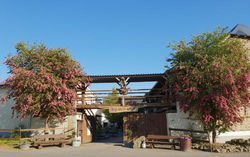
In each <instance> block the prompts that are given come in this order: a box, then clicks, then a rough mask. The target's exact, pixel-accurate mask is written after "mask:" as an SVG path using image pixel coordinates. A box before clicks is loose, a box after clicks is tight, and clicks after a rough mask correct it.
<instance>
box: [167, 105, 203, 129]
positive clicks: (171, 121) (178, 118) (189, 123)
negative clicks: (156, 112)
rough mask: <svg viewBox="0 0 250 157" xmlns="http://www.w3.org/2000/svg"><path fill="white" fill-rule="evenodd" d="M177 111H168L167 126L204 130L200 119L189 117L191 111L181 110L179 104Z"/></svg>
mask: <svg viewBox="0 0 250 157" xmlns="http://www.w3.org/2000/svg"><path fill="white" fill-rule="evenodd" d="M176 108H177V113H167V115H166V116H167V128H176V129H192V130H201V131H202V130H203V126H202V124H201V122H200V121H199V120H194V119H189V113H184V112H182V111H181V110H180V108H179V104H177V107H176ZM173 133H174V132H173Z"/></svg>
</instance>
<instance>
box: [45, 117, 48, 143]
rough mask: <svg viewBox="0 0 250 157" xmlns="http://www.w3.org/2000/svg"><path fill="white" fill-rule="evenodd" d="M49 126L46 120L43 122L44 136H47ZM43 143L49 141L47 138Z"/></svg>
mask: <svg viewBox="0 0 250 157" xmlns="http://www.w3.org/2000/svg"><path fill="white" fill-rule="evenodd" d="M48 129H49V125H48V121H47V120H45V131H44V134H45V135H46V134H49V130H48ZM45 141H49V139H48V138H45Z"/></svg>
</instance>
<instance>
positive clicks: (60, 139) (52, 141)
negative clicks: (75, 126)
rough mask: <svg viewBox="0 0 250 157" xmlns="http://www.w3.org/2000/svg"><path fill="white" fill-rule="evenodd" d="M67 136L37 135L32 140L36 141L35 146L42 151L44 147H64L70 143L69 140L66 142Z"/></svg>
mask: <svg viewBox="0 0 250 157" xmlns="http://www.w3.org/2000/svg"><path fill="white" fill-rule="evenodd" d="M65 138H66V135H64V134H56V135H35V136H33V137H32V139H34V140H36V141H34V146H37V148H38V149H41V148H42V146H45V145H57V144H58V145H60V146H61V147H64V146H65V144H66V143H68V142H69V141H68V140H65Z"/></svg>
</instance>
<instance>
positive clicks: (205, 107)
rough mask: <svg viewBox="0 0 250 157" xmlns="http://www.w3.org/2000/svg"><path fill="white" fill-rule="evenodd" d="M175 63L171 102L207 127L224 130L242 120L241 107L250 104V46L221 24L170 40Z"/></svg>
mask: <svg viewBox="0 0 250 157" xmlns="http://www.w3.org/2000/svg"><path fill="white" fill-rule="evenodd" d="M170 47H171V48H172V49H173V50H174V51H175V52H176V53H174V54H172V58H171V59H169V60H168V61H170V62H171V65H172V67H171V68H170V69H169V70H168V80H167V85H166V91H167V92H170V93H172V94H171V95H170V96H169V99H168V100H169V101H170V102H176V101H178V102H180V108H181V109H182V110H183V111H184V112H187V111H189V113H190V115H193V116H196V117H197V118H198V119H200V120H201V121H202V122H203V125H204V127H205V128H206V129H207V130H209V131H213V132H215V130H217V131H219V132H224V131H226V130H228V128H230V127H232V126H233V125H234V124H235V123H239V122H242V120H243V118H242V117H241V115H240V114H239V112H240V110H241V109H247V108H249V90H248V89H249V86H248V85H249V79H248V78H249V77H250V76H249V74H250V73H249V67H250V65H249V56H248V53H249V50H248V49H246V48H245V47H244V46H243V43H242V42H241V41H240V40H239V39H237V38H230V37H229V34H228V31H227V29H225V28H218V29H216V30H215V31H214V32H206V33H202V34H199V35H196V36H193V38H192V40H191V41H190V42H185V41H180V42H178V43H173V44H172V43H171V44H170Z"/></svg>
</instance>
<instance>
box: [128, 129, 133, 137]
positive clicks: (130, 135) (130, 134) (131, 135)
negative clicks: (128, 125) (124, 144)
mask: <svg viewBox="0 0 250 157" xmlns="http://www.w3.org/2000/svg"><path fill="white" fill-rule="evenodd" d="M127 136H128V139H132V137H133V131H132V130H131V129H128V131H127Z"/></svg>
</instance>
